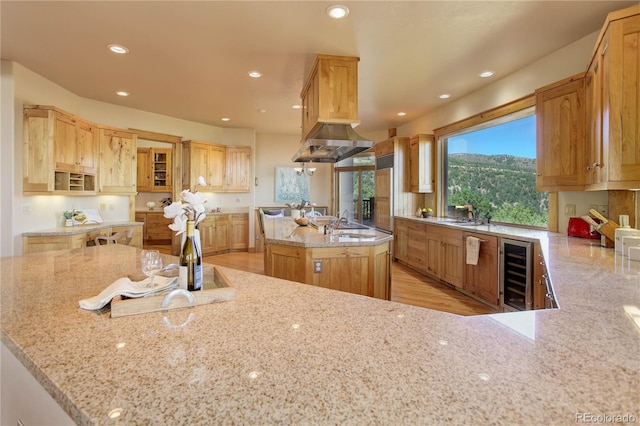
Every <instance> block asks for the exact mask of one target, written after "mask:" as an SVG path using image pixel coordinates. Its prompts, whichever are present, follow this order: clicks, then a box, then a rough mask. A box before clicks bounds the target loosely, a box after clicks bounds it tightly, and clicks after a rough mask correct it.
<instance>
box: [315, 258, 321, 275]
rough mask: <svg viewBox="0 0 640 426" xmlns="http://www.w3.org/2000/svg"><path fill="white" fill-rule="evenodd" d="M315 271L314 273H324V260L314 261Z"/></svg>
mask: <svg viewBox="0 0 640 426" xmlns="http://www.w3.org/2000/svg"><path fill="white" fill-rule="evenodd" d="M313 273H314V274H320V273H322V260H314V261H313Z"/></svg>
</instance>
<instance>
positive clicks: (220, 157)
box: [195, 145, 227, 191]
mask: <svg viewBox="0 0 640 426" xmlns="http://www.w3.org/2000/svg"><path fill="white" fill-rule="evenodd" d="M207 158H208V161H207V167H206V169H207V172H206V174H204V175H200V176H208V177H207V178H206V179H207V185H208V186H209V189H210V190H211V191H224V187H225V179H224V177H225V165H226V162H227V158H226V150H225V147H224V146H221V145H212V146H210V147H209V149H208V157H207ZM198 176H199V175H196V176H195V178H196V179H197V178H198Z"/></svg>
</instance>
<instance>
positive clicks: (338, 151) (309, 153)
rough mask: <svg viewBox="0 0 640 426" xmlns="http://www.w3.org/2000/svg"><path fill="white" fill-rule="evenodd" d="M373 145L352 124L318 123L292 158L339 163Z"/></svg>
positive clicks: (297, 160)
mask: <svg viewBox="0 0 640 426" xmlns="http://www.w3.org/2000/svg"><path fill="white" fill-rule="evenodd" d="M372 146H373V141H370V140H367V139H365V138H363V137H362V136H360V135H359V134H357V133H356V131H355V130H353V127H351V125H350V124H332V123H318V125H317V126H316V128H315V129H314V130H313V131H312V132H311V133H309V137H308V138H307V139H306V140H304V141H303V142H302V147H301V148H300V149H299V150H298V152H296V154H295V155H294V156H293V157H292V158H291V160H293V161H294V162H299V163H337V162H338V161H340V160H343V159H345V158H349V157H351V156H353V155H355V154H357V153H359V152H362V151H364V150H367V149H369V148H371V147H372Z"/></svg>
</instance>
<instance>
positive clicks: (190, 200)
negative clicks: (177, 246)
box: [164, 176, 207, 235]
mask: <svg viewBox="0 0 640 426" xmlns="http://www.w3.org/2000/svg"><path fill="white" fill-rule="evenodd" d="M206 185H207V184H206V182H205V180H204V177H202V176H200V177H198V180H197V182H196V185H195V187H194V188H193V192H191V191H190V190H188V189H185V190H184V191H182V192H181V193H180V201H175V202H173V203H171V204H170V205H168V206H167V207H165V208H164V217H166V218H167V219H173V223H171V224H169V228H170V229H171V230H172V231H176V235H180V234H182V233H183V232H185V231H186V230H187V218H188V217H189V214H193V219H194V221H195V225H196V228H197V227H198V223H200V221H202V219H204V218H205V216H206V214H205V213H206V211H205V207H204V203H206V202H207V201H206V200H204V199H203V198H202V196H201V195H200V193H198V186H206Z"/></svg>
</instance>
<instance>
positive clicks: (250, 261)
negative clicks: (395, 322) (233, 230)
mask: <svg viewBox="0 0 640 426" xmlns="http://www.w3.org/2000/svg"><path fill="white" fill-rule="evenodd" d="M145 248H149V249H151V248H153V249H156V250H160V252H162V253H167V254H170V252H171V247H170V246H145ZM203 260H204V261H205V262H206V263H210V264H213V265H220V266H226V267H229V268H234V269H241V270H243V271H248V272H253V273H255V274H264V255H263V253H247V252H237V253H225V254H219V255H215V256H207V257H205V258H204V259H203ZM391 300H392V301H394V302H400V303H405V304H407V305H414V306H420V307H423V308H429V309H435V310H438V311H444V312H450V313H453V314H458V315H465V316H467V315H480V314H490V313H495V311H494V310H493V309H491V308H490V307H489V306H487V305H485V304H483V303H480V302H478V301H476V300H474V299H472V298H470V297H468V296H465V295H464V294H462V293H460V292H459V291H456V290H455V289H453V288H452V287H449V286H447V285H445V284H442V283H440V282H437V281H435V280H431V279H429V278H428V277H425V276H424V275H421V274H419V273H417V272H415V271H412V270H411V269H410V268H407V267H405V266H403V265H400V264H399V263H396V262H394V263H393V264H392V267H391Z"/></svg>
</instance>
